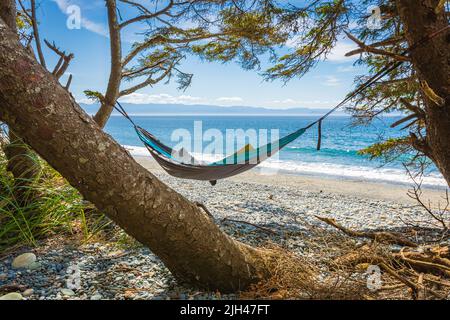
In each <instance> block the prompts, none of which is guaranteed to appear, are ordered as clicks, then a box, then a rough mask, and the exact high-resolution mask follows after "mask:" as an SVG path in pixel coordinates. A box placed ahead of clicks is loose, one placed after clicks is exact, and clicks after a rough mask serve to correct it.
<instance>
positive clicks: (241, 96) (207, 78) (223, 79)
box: [38, 0, 365, 109]
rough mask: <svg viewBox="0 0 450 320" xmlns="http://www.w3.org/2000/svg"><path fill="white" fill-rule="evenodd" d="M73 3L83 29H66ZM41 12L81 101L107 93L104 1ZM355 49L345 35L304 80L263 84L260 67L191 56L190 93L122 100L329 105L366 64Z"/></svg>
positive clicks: (155, 91)
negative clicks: (66, 55) (70, 56)
mask: <svg viewBox="0 0 450 320" xmlns="http://www.w3.org/2000/svg"><path fill="white" fill-rule="evenodd" d="M70 5H78V6H79V7H80V8H81V16H82V23H81V29H69V28H68V27H67V19H68V18H67V9H68V7H69V6H70ZM122 14H123V15H127V14H131V13H130V12H128V13H127V12H122ZM38 16H39V20H40V29H41V37H42V38H44V39H48V40H49V41H54V42H55V43H56V44H57V45H58V46H59V47H60V48H61V49H63V50H65V51H67V52H72V53H74V55H75V58H74V60H73V61H72V63H71V65H70V67H69V70H68V72H70V73H71V74H73V82H72V85H71V90H72V92H73V95H74V96H75V98H76V99H77V101H79V102H86V98H85V97H84V94H83V90H86V89H89V90H98V91H100V92H104V91H105V88H106V85H107V80H108V76H109V40H108V36H107V19H106V8H105V5H104V1H103V0H41V1H40V5H39V8H38ZM144 27H145V25H141V26H133V27H131V28H127V29H125V30H124V33H123V35H122V38H123V41H124V43H123V50H124V52H126V51H127V50H128V49H129V48H130V46H131V45H132V43H133V42H135V41H136V40H139V38H140V36H139V35H138V33H139V32H141V31H142V30H143V28H144ZM352 48H354V44H353V43H351V42H350V41H349V40H348V39H344V38H343V39H342V40H341V41H339V42H338V44H337V46H336V48H335V50H334V51H333V52H332V54H330V55H329V58H328V60H327V61H324V62H321V63H320V64H319V65H318V66H317V67H316V68H315V69H313V70H312V71H311V72H309V73H308V74H307V75H306V76H304V77H303V78H301V79H293V80H291V81H290V82H288V83H287V84H284V83H282V82H281V81H275V82H264V81H263V79H262V77H261V76H260V75H258V74H257V72H256V71H244V70H242V69H241V68H240V67H239V66H238V65H237V64H234V63H228V64H221V63H207V62H202V61H200V60H199V59H198V58H196V57H190V58H188V59H187V60H186V61H185V62H184V63H183V65H182V69H183V70H184V71H186V72H189V73H193V74H194V79H193V83H192V85H191V86H190V87H189V88H188V89H187V90H186V91H184V92H181V91H179V90H178V89H177V85H176V84H175V83H170V84H158V85H156V86H154V87H149V88H145V89H142V90H140V91H138V92H137V93H135V94H133V95H132V96H128V97H123V98H122V99H121V101H123V102H131V103H182V104H214V105H224V106H229V105H240V106H260V107H271V108H283V109H284V108H292V107H309V108H329V107H331V106H333V105H334V104H336V103H337V102H338V101H339V100H341V99H342V98H343V97H344V96H345V95H346V93H348V92H349V91H350V90H351V89H352V88H353V80H354V78H355V76H356V75H358V74H362V73H364V71H365V70H364V68H363V67H354V66H353V62H354V58H346V57H344V54H345V53H346V52H348V51H350V50H351V49H352ZM45 53H46V57H47V61H48V64H49V65H50V66H53V65H54V64H55V63H56V62H57V61H56V59H57V57H55V56H54V55H53V54H52V53H51V52H50V51H48V50H46V51H45ZM65 76H66V77H67V75H65ZM63 81H64V79H63Z"/></svg>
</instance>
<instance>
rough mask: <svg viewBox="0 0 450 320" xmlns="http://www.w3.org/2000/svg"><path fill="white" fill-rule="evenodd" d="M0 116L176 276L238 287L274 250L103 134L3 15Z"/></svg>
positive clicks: (255, 275) (259, 272) (262, 269)
mask: <svg viewBox="0 0 450 320" xmlns="http://www.w3.org/2000/svg"><path fill="white" fill-rule="evenodd" d="M0 118H1V119H2V120H4V121H5V122H7V123H8V125H10V126H11V128H13V129H14V131H15V132H17V133H18V134H20V136H21V137H22V138H23V139H24V140H25V141H26V142H27V143H28V144H29V145H31V146H32V147H33V149H34V150H35V151H36V152H38V153H39V154H40V155H41V156H42V157H43V158H44V159H45V160H46V161H47V162H48V163H49V164H50V165H51V166H53V167H54V168H55V169H56V170H57V171H59V172H60V173H61V174H62V175H63V176H64V177H65V178H66V179H67V180H68V181H69V183H70V184H71V185H73V186H74V187H75V188H77V189H78V190H79V191H80V192H81V194H82V195H83V196H84V197H85V198H86V199H87V200H89V201H91V202H92V203H94V204H95V205H96V206H97V207H98V209H100V210H102V211H104V212H105V213H106V214H107V215H108V216H109V217H110V218H111V219H112V220H114V221H115V222H116V223H117V224H118V225H119V226H121V227H122V228H123V229H124V230H125V231H126V232H127V233H128V234H130V235H131V236H133V237H134V238H136V239H137V240H138V241H140V242H141V243H143V244H144V245H146V246H148V247H149V248H150V249H151V250H152V251H153V252H154V253H155V254H156V255H157V256H159V257H160V258H161V260H162V261H163V262H164V264H165V265H166V266H167V267H168V268H169V269H170V270H171V272H172V273H173V274H174V275H175V276H176V277H177V278H178V279H180V280H182V281H186V282H188V283H190V284H194V285H198V286H201V287H203V288H209V289H218V290H221V291H235V290H238V289H243V288H246V287H247V286H248V285H250V284H251V283H254V282H256V281H259V280H261V279H263V278H264V277H267V276H268V275H269V267H268V264H267V261H268V260H267V259H268V258H269V257H271V254H270V253H269V252H267V251H262V250H259V249H256V248H253V247H250V246H248V245H245V244H242V243H240V242H238V241H236V240H233V239H232V238H230V237H229V236H227V235H226V234H225V233H223V232H222V231H221V230H220V229H219V228H218V227H217V226H216V225H215V224H214V222H213V220H212V219H211V218H210V217H209V216H208V215H206V214H205V213H204V212H203V211H201V210H200V209H199V208H198V207H197V206H196V205H194V204H192V203H190V202H189V201H188V200H186V199H185V198H184V197H183V196H181V195H180V194H178V193H176V192H175V191H174V190H172V189H170V188H169V187H167V186H166V185H164V184H163V183H162V182H160V181H159V180H158V179H157V178H156V177H155V176H153V175H152V174H151V173H150V172H148V171H147V170H145V169H144V168H143V167H141V166H140V165H139V164H137V163H136V162H135V161H134V160H133V158H132V157H131V156H130V155H129V154H128V153H127V152H126V150H125V149H123V148H122V147H121V146H120V145H118V144H117V143H116V142H115V141H114V140H113V139H112V138H111V137H110V136H109V135H107V134H106V133H104V132H103V131H102V130H101V128H100V127H99V126H98V125H97V124H96V123H95V121H94V120H93V119H92V118H91V117H89V116H88V115H87V114H86V113H85V112H84V111H83V110H82V109H81V108H80V107H79V106H78V105H77V104H76V102H75V101H74V100H73V99H71V97H70V95H69V93H68V92H67V91H66V90H64V89H63V88H62V87H61V86H60V84H59V83H58V82H57V81H56V80H55V79H54V77H52V76H51V75H50V74H49V73H48V72H47V71H46V70H44V68H42V66H40V65H39V64H38V63H37V62H36V60H35V59H34V58H33V57H32V56H31V55H30V53H29V52H28V51H27V50H25V49H24V48H23V47H22V46H21V45H20V44H19V43H18V42H17V40H16V38H15V36H14V33H13V32H12V31H11V30H10V29H8V28H7V27H6V25H5V24H4V23H3V22H2V21H1V19H0Z"/></svg>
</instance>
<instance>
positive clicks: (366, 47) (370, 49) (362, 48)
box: [345, 32, 411, 61]
mask: <svg viewBox="0 0 450 320" xmlns="http://www.w3.org/2000/svg"><path fill="white" fill-rule="evenodd" d="M345 34H346V35H347V37H349V38H350V40H352V41H353V42H355V43H356V44H357V45H358V46H359V47H360V48H359V49H356V50H352V51H350V52H347V53H346V54H345V56H346V57H350V56H353V55H355V54H360V53H363V52H368V53H373V54H379V55H383V56H388V57H391V58H393V59H395V60H397V61H411V59H410V58H409V57H405V56H402V55H399V54H396V53H393V52H389V51H386V50H382V49H377V48H375V47H373V46H371V45H366V44H365V43H364V42H362V41H360V40H359V39H357V38H356V37H355V36H353V35H351V34H350V33H348V32H345ZM378 45H380V44H378Z"/></svg>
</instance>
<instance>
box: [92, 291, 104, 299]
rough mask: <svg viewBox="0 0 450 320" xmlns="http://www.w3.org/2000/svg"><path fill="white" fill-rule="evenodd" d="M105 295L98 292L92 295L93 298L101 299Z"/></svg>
mask: <svg viewBox="0 0 450 320" xmlns="http://www.w3.org/2000/svg"><path fill="white" fill-rule="evenodd" d="M102 298H103V297H102V295H101V294H99V293H97V294H94V295H93V296H91V300H101V299H102Z"/></svg>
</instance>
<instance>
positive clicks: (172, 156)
mask: <svg viewBox="0 0 450 320" xmlns="http://www.w3.org/2000/svg"><path fill="white" fill-rule="evenodd" d="M135 130H136V133H137V135H138V137H139V139H140V140H141V141H142V143H144V145H145V146H146V148H147V149H148V151H149V152H150V154H151V155H152V156H153V158H154V159H155V160H156V161H157V162H158V163H159V165H160V166H161V167H162V168H163V169H164V170H165V171H166V172H167V173H168V174H170V175H172V176H174V177H177V178H184V179H193V180H206V181H209V182H210V183H211V184H212V185H215V184H216V182H217V180H220V179H224V178H229V177H232V176H234V175H237V174H240V173H242V172H245V171H247V170H250V169H252V168H254V167H255V166H257V165H258V164H260V163H261V162H262V161H264V160H266V159H268V158H269V157H271V156H273V155H274V154H275V153H277V152H278V151H280V150H281V149H282V148H284V147H285V146H286V145H288V144H289V143H291V142H292V141H294V140H295V139H297V138H299V137H300V136H301V135H302V134H304V133H305V131H306V129H305V128H302V129H299V130H297V131H295V132H293V133H291V134H289V135H287V136H285V137H283V138H281V139H279V140H278V141H276V142H271V143H268V144H266V145H264V146H262V147H259V148H257V149H254V148H253V147H252V146H251V145H246V146H245V147H244V148H242V149H241V150H239V151H237V152H235V153H233V154H232V155H230V156H228V157H225V158H224V159H222V160H220V161H216V162H213V163H209V164H206V163H204V162H202V161H199V160H197V159H195V158H194V157H193V156H192V155H191V154H189V152H187V151H186V150H185V149H180V150H173V149H172V148H170V147H168V146H166V145H164V144H163V143H162V142H161V141H159V140H158V139H157V138H156V137H154V136H153V135H152V134H151V133H149V132H148V131H146V130H145V129H143V128H141V127H139V126H135Z"/></svg>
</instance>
